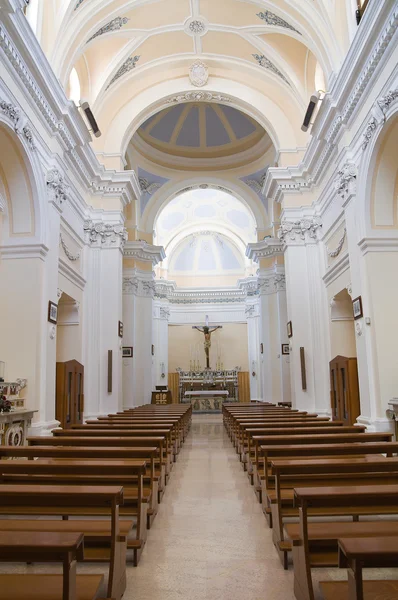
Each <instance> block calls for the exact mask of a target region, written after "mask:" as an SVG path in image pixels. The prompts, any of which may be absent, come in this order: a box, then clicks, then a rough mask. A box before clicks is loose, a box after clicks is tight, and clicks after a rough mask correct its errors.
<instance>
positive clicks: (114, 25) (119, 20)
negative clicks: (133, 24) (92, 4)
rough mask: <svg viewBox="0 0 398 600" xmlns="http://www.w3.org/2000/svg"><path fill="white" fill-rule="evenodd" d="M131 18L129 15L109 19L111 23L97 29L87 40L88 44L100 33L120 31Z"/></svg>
mask: <svg viewBox="0 0 398 600" xmlns="http://www.w3.org/2000/svg"><path fill="white" fill-rule="evenodd" d="M129 20H130V19H128V17H116V18H115V19H112V21H109V23H107V24H106V25H104V26H103V27H101V28H100V29H98V31H96V32H95V33H94V35H92V36H91V38H89V39H88V40H87V42H86V43H87V44H88V43H89V42H91V40H94V39H95V38H97V37H99V36H100V35H104V33H110V32H111V31H119V29H121V28H122V27H123V25H126V23H128V21H129Z"/></svg>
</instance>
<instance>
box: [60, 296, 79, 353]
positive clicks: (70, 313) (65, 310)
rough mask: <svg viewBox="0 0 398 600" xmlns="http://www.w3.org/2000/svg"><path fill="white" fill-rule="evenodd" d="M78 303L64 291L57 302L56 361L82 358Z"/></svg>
mask: <svg viewBox="0 0 398 600" xmlns="http://www.w3.org/2000/svg"><path fill="white" fill-rule="evenodd" d="M79 308H80V303H79V302H77V301H76V300H75V299H74V298H72V297H71V296H68V294H65V292H64V293H63V294H62V296H61V297H60V299H59V302H58V323H57V362H66V361H68V360H77V361H79V362H81V360H82V347H81V323H80V312H79Z"/></svg>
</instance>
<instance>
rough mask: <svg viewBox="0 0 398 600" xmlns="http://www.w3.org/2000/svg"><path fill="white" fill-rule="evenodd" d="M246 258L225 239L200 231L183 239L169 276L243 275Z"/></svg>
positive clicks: (172, 256)
mask: <svg viewBox="0 0 398 600" xmlns="http://www.w3.org/2000/svg"><path fill="white" fill-rule="evenodd" d="M244 271H245V264H244V257H243V256H242V255H241V253H240V252H239V250H238V248H236V246H234V244H233V243H232V242H231V241H230V240H229V239H227V238H226V237H225V236H223V235H221V234H219V233H217V232H214V231H201V232H199V233H194V234H191V235H189V236H187V237H186V238H184V239H183V240H182V241H181V242H180V244H178V246H177V247H176V248H175V250H174V252H173V254H172V255H171V256H170V268H169V273H170V275H178V274H184V275H214V274H217V275H222V274H223V273H225V274H231V275H232V274H236V275H242V276H243V275H244Z"/></svg>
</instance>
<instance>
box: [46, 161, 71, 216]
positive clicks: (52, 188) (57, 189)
mask: <svg viewBox="0 0 398 600" xmlns="http://www.w3.org/2000/svg"><path fill="white" fill-rule="evenodd" d="M46 183H47V192H48V196H49V201H50V202H52V203H53V204H55V205H56V206H57V207H58V208H59V209H62V206H63V204H64V202H67V200H68V192H69V188H68V186H67V185H66V183H65V182H64V176H63V175H62V173H60V172H59V171H58V169H51V170H50V171H48V172H47V175H46Z"/></svg>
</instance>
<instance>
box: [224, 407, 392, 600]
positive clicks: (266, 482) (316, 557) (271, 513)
mask: <svg viewBox="0 0 398 600" xmlns="http://www.w3.org/2000/svg"><path fill="white" fill-rule="evenodd" d="M223 419H224V425H225V428H226V430H227V432H228V434H229V436H230V438H231V442H232V444H233V445H234V447H235V449H236V452H237V453H238V455H239V458H240V460H241V462H242V466H243V468H244V470H245V471H246V472H247V474H248V478H249V481H250V484H251V485H252V486H253V488H254V490H255V493H256V495H257V497H258V500H259V502H260V503H261V504H262V507H263V512H264V514H265V517H266V519H267V521H268V524H269V526H270V527H271V528H272V532H273V541H274V544H275V547H276V550H277V552H278V554H279V557H280V559H281V562H282V564H283V566H284V568H285V569H287V568H288V566H289V563H290V557H291V559H292V561H293V569H294V593H295V596H296V598H297V600H315V597H316V594H315V592H314V587H315V586H314V583H313V570H314V569H317V568H320V567H337V566H340V567H344V568H347V569H348V580H347V581H325V582H321V584H320V588H321V592H322V596H323V597H324V598H325V600H329V599H333V600H337V599H338V600H340V599H341V600H346V599H347V600H363V599H365V600H398V580H397V581H395V580H394V581H387V580H378V581H365V582H364V581H363V577H362V570H363V568H365V567H374V568H383V567H390V566H392V565H394V566H398V562H397V561H398V520H397V514H398V502H397V500H398V495H397V494H398V458H397V453H398V443H396V442H393V441H392V434H391V433H385V432H376V433H366V431H365V428H364V427H361V426H345V425H344V423H343V422H342V421H332V422H331V421H330V420H329V419H328V418H327V417H318V415H316V414H310V413H307V412H305V411H298V410H291V409H287V408H282V407H277V406H274V405H272V404H247V405H243V404H229V405H228V404H225V405H224V406H223Z"/></svg>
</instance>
